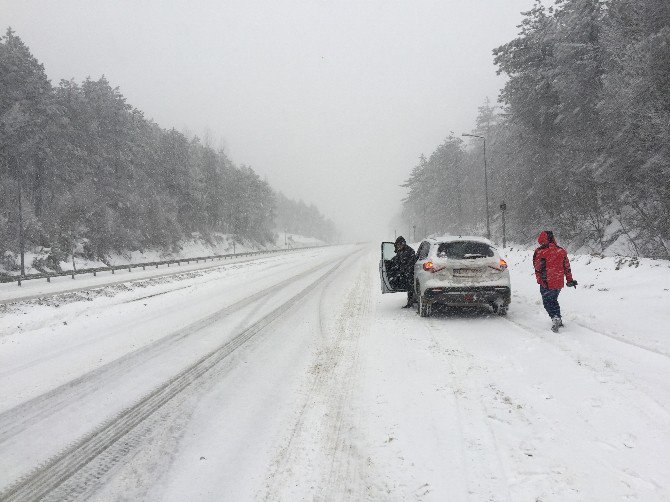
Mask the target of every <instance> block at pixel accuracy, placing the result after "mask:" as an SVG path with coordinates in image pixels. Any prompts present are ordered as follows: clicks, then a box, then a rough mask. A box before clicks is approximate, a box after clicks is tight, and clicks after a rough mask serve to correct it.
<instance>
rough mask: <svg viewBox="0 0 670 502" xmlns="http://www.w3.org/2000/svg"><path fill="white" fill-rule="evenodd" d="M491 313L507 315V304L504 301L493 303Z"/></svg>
mask: <svg viewBox="0 0 670 502" xmlns="http://www.w3.org/2000/svg"><path fill="white" fill-rule="evenodd" d="M493 313H494V314H498V315H499V316H505V315H507V305H505V304H504V303H494V304H493Z"/></svg>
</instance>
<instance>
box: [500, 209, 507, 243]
mask: <svg viewBox="0 0 670 502" xmlns="http://www.w3.org/2000/svg"><path fill="white" fill-rule="evenodd" d="M506 210H507V204H505V202H504V201H503V203H502V204H500V211H501V213H502V231H503V249H505V244H506V242H505V211H506Z"/></svg>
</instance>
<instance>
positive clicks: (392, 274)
mask: <svg viewBox="0 0 670 502" xmlns="http://www.w3.org/2000/svg"><path fill="white" fill-rule="evenodd" d="M415 263H416V255H415V253H414V250H413V249H412V248H411V247H409V246H408V245H407V242H406V241H405V239H404V237H402V236H401V237H398V238H397V239H396V241H395V256H394V257H393V258H391V260H390V264H389V265H390V266H389V282H390V283H391V284H392V285H393V287H395V288H397V289H407V305H405V307H403V308H409V307H411V306H412V305H413V303H414V295H413V293H412V292H413V290H414V287H413V286H414V264H415Z"/></svg>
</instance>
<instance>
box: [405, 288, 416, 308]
mask: <svg viewBox="0 0 670 502" xmlns="http://www.w3.org/2000/svg"><path fill="white" fill-rule="evenodd" d="M412 303H414V290H413V289H409V290H408V291H407V305H412Z"/></svg>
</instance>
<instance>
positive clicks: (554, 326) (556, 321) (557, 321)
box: [551, 316, 563, 333]
mask: <svg viewBox="0 0 670 502" xmlns="http://www.w3.org/2000/svg"><path fill="white" fill-rule="evenodd" d="M562 327H563V319H561V318H560V317H558V316H556V317H552V318H551V331H553V332H554V333H558V328H562Z"/></svg>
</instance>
